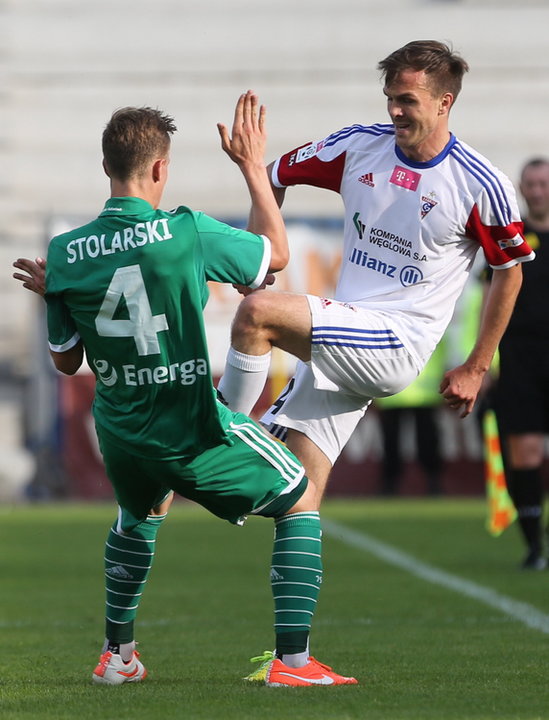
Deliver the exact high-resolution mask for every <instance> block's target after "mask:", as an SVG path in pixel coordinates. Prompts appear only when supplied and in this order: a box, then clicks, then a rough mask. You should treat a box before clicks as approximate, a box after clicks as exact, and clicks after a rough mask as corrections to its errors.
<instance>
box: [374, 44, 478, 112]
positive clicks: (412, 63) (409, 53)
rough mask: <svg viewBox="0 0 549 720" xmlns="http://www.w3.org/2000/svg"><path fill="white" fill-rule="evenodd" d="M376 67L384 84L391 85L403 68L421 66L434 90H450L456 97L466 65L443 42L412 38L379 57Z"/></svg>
mask: <svg viewBox="0 0 549 720" xmlns="http://www.w3.org/2000/svg"><path fill="white" fill-rule="evenodd" d="M377 68H378V70H381V77H382V78H385V84H386V85H390V84H391V83H392V82H393V81H394V80H395V79H396V78H397V76H398V75H399V74H400V73H401V72H402V71H403V70H409V69H411V70H416V71H420V70H423V71H424V72H425V74H426V75H428V76H429V79H430V82H431V88H432V91H433V93H434V94H437V95H442V94H443V93H445V92H451V93H452V95H453V96H454V100H455V98H457V96H458V95H459V91H460V90H461V81H462V79H463V76H464V75H465V73H466V72H467V71H468V70H469V65H468V64H467V63H466V62H465V60H464V59H463V58H462V57H461V56H460V55H459V54H458V53H456V52H454V51H453V50H452V48H451V47H450V46H449V45H446V44H445V43H441V42H437V41H436V40H414V41H412V42H409V43H408V44H407V45H404V47H401V48H400V49H399V50H395V51H394V52H392V53H391V54H390V55H388V56H387V57H386V58H385V59H384V60H381V62H380V63H378V66H377Z"/></svg>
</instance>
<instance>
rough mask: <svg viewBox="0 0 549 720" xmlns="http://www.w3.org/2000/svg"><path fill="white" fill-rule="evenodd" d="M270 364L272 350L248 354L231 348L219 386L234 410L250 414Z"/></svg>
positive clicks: (262, 386) (265, 380) (263, 385)
mask: <svg viewBox="0 0 549 720" xmlns="http://www.w3.org/2000/svg"><path fill="white" fill-rule="evenodd" d="M270 366H271V353H270V351H269V352H268V353H265V355H246V354H245V353H241V352H239V351H238V350H235V349H234V348H232V347H231V348H229V352H228V353H227V362H226V365H225V372H224V373H223V377H222V378H221V380H220V381H219V385H218V386H217V387H218V390H219V392H220V393H221V395H222V396H223V398H224V400H225V401H226V402H227V404H228V406H229V407H230V408H231V410H232V411H233V412H241V413H244V414H245V415H249V414H250V412H251V410H252V408H253V407H254V405H255V404H256V402H257V401H258V399H259V396H260V395H261V393H262V392H263V388H264V387H265V383H266V382H267V376H268V374H269V368H270Z"/></svg>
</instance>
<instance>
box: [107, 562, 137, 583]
mask: <svg viewBox="0 0 549 720" xmlns="http://www.w3.org/2000/svg"><path fill="white" fill-rule="evenodd" d="M105 572H106V573H107V575H110V576H111V577H113V578H120V579H123V580H131V579H132V578H133V575H131V574H130V573H129V572H128V571H127V570H126V568H125V567H123V566H122V565H115V566H114V567H111V568H109V569H108V570H106V571H105Z"/></svg>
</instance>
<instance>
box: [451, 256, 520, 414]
mask: <svg viewBox="0 0 549 720" xmlns="http://www.w3.org/2000/svg"><path fill="white" fill-rule="evenodd" d="M521 284H522V267H521V265H520V264H518V265H513V267H510V268H506V269H505V270H494V273H493V275H492V282H491V284H490V289H489V290H488V296H487V298H486V303H485V305H484V311H483V314H482V319H481V323H480V329H479V332H478V337H477V341H476V343H475V346H474V348H473V350H472V351H471V353H470V355H469V357H468V358H467V360H466V361H465V362H464V363H463V365H459V366H458V367H457V368H454V369H453V370H449V371H448V372H447V373H446V374H445V375H444V378H443V379H442V383H441V385H440V392H441V393H442V396H443V397H444V399H445V400H446V402H447V403H448V405H449V407H451V408H452V409H453V410H457V411H460V415H461V417H466V416H467V415H469V413H470V412H471V411H472V410H473V407H474V405H475V401H476V399H477V395H478V393H479V390H480V387H481V385H482V381H483V379H484V376H485V374H486V372H487V371H488V369H489V368H490V364H491V362H492V358H493V357H494V354H495V352H496V350H497V347H498V345H499V342H500V340H501V338H502V336H503V333H504V332H505V328H506V327H507V324H508V322H509V319H510V318H511V314H512V312H513V308H514V306H515V301H516V299H517V295H518V293H519V290H520V286H521Z"/></svg>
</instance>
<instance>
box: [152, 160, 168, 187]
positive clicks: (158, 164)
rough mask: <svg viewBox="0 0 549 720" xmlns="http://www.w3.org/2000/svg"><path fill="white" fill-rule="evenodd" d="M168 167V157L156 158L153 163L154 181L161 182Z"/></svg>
mask: <svg viewBox="0 0 549 720" xmlns="http://www.w3.org/2000/svg"><path fill="white" fill-rule="evenodd" d="M167 169H168V161H167V160H166V158H160V159H159V160H155V161H154V163H153V165H152V179H153V182H155V183H156V182H161V181H162V180H163V179H164V178H165V177H166V172H167Z"/></svg>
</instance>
